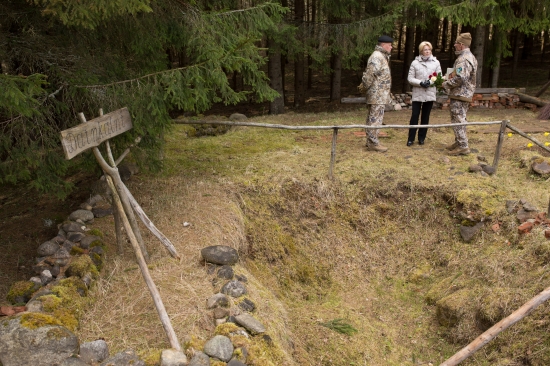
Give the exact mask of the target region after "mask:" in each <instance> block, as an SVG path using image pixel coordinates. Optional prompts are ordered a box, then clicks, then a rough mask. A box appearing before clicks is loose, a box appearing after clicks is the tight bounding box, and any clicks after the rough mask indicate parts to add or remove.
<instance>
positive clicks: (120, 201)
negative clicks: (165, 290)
mask: <svg viewBox="0 0 550 366" xmlns="http://www.w3.org/2000/svg"><path fill="white" fill-rule="evenodd" d="M80 118H81V120H83V121H84V122H86V118H85V117H84V114H82V113H80ZM93 152H94V155H95V158H96V160H97V162H98V163H99V165H100V166H101V169H103V172H104V173H105V175H108V176H109V178H112V180H113V181H114V182H113V183H114V185H115V186H116V188H115V189H114V190H113V202H114V203H115V204H116V206H117V209H118V211H119V213H120V218H121V219H122V224H123V226H124V229H125V230H126V234H127V235H128V238H129V239H130V244H131V245H132V248H133V249H134V253H135V255H136V260H137V263H138V266H139V269H140V270H141V274H142V276H143V279H144V280H145V284H146V285H147V288H148V289H149V292H150V293H151V297H152V298H153V302H154V304H155V307H156V309H157V313H158V314H159V318H160V321H161V323H162V326H163V328H164V331H165V332H166V335H167V336H168V340H169V341H170V347H172V348H173V349H175V350H177V351H181V346H180V343H179V341H178V337H177V335H176V332H175V331H174V328H173V327H172V323H171V322H170V318H169V317H168V313H167V312H166V308H165V307H164V303H163V302H162V298H161V297H160V293H159V291H158V289H157V286H156V285H155V282H154V281H153V278H152V277H151V274H150V273H149V268H148V267H147V262H146V261H145V258H144V256H143V253H142V252H141V248H140V245H139V243H138V240H137V238H136V236H135V234H134V231H133V230H132V225H131V224H130V221H129V220H128V217H127V216H126V212H127V209H125V208H123V205H124V201H126V205H127V206H130V203H129V202H128V198H127V197H126V196H125V195H124V194H123V193H122V194H120V195H119V194H117V193H120V192H124V191H123V189H122V188H121V185H122V180H121V179H120V175H119V174H118V169H117V168H113V167H111V166H109V164H107V162H106V161H105V159H103V156H102V155H101V152H100V151H99V149H98V148H97V147H94V148H93ZM130 211H131V208H130Z"/></svg>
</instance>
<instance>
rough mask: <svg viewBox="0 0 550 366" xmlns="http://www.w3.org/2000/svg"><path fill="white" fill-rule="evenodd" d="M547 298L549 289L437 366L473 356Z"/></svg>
mask: <svg viewBox="0 0 550 366" xmlns="http://www.w3.org/2000/svg"><path fill="white" fill-rule="evenodd" d="M549 298H550V287H548V288H546V289H545V290H544V291H542V292H541V293H540V294H538V295H537V296H535V297H533V298H532V299H531V300H529V301H528V302H526V303H525V304H524V305H523V306H522V307H520V308H519V309H518V310H516V311H514V312H513V313H512V314H510V315H508V316H507V317H506V318H504V319H502V320H501V321H499V322H498V323H496V324H495V325H493V326H492V327H491V328H489V329H488V330H487V331H485V332H484V333H483V334H482V335H480V336H479V337H477V338H476V339H475V340H474V341H473V342H472V343H470V344H469V345H467V346H466V347H464V348H463V349H461V350H460V351H459V352H457V353H455V355H454V356H452V357H451V358H449V359H448V360H446V361H445V362H443V363H442V364H441V365H439V366H454V365H458V364H459V363H460V362H462V361H464V360H465V359H467V358H468V357H470V356H471V355H473V354H474V353H475V352H476V351H477V350H478V349H480V348H481V347H483V346H484V345H486V344H487V343H489V341H491V340H492V339H493V338H495V337H496V336H497V335H498V334H499V333H500V332H502V331H504V330H506V329H508V328H509V327H510V326H512V325H514V324H516V323H517V322H518V321H520V320H521V319H523V318H524V317H526V316H527V315H529V314H530V313H531V312H532V311H533V310H535V309H536V308H537V306H539V305H540V304H542V303H543V302H545V301H546V300H548V299H549Z"/></svg>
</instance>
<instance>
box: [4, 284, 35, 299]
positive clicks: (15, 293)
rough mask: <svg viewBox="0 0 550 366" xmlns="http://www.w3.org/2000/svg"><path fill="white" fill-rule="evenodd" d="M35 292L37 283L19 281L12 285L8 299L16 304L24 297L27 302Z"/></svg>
mask: <svg viewBox="0 0 550 366" xmlns="http://www.w3.org/2000/svg"><path fill="white" fill-rule="evenodd" d="M34 290H35V283H34V282H31V281H17V282H14V283H13V285H11V287H10V290H9V292H8V295H7V296H6V299H7V300H8V301H9V302H10V303H11V304H15V303H16V300H17V298H19V297H22V298H24V299H25V301H27V300H28V299H30V297H31V295H32V293H33V292H34Z"/></svg>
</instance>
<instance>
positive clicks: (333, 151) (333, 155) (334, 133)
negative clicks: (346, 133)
mask: <svg viewBox="0 0 550 366" xmlns="http://www.w3.org/2000/svg"><path fill="white" fill-rule="evenodd" d="M337 137H338V128H336V127H335V128H334V129H333V130H332V149H331V150H330V167H329V169H328V177H329V178H330V179H332V169H333V168H334V162H335V161H336V139H337Z"/></svg>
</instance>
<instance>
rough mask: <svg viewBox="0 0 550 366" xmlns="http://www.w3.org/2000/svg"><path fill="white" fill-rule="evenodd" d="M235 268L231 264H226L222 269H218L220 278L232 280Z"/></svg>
mask: <svg viewBox="0 0 550 366" xmlns="http://www.w3.org/2000/svg"><path fill="white" fill-rule="evenodd" d="M233 274H234V273H233V268H232V267H231V266H228V265H225V266H222V267H221V268H220V269H218V277H219V278H225V279H226V280H230V279H232V278H233Z"/></svg>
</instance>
